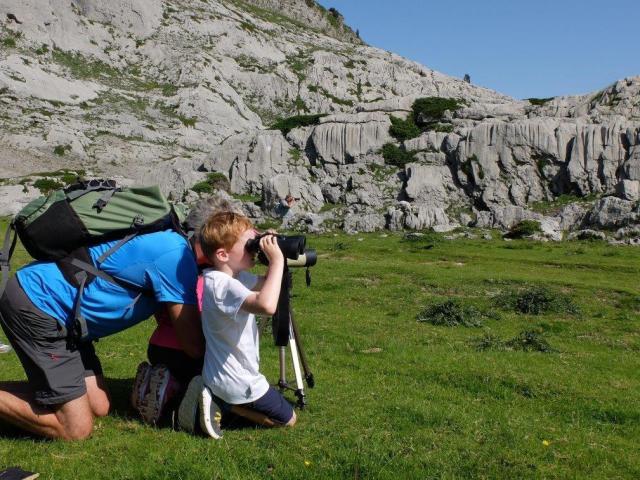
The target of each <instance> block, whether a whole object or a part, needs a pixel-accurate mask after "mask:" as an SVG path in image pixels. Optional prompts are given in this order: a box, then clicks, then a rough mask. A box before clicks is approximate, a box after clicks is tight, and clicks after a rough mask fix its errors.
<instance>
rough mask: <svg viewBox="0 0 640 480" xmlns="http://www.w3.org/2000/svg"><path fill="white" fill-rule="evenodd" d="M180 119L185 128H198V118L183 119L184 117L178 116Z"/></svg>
mask: <svg viewBox="0 0 640 480" xmlns="http://www.w3.org/2000/svg"><path fill="white" fill-rule="evenodd" d="M178 118H179V119H180V121H181V122H182V124H183V125H184V126H185V127H195V126H196V120H197V118H196V117H183V116H182V115H178Z"/></svg>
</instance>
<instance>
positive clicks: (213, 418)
mask: <svg viewBox="0 0 640 480" xmlns="http://www.w3.org/2000/svg"><path fill="white" fill-rule="evenodd" d="M221 420H222V410H220V407H219V406H218V404H217V403H216V402H215V400H214V399H213V395H212V394H211V390H209V387H207V386H206V385H204V386H203V387H202V393H201V394H200V428H202V431H203V432H204V433H205V435H208V436H210V437H211V438H215V439H216V440H217V439H219V438H222V428H221V427H220V421H221Z"/></svg>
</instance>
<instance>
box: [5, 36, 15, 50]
mask: <svg viewBox="0 0 640 480" xmlns="http://www.w3.org/2000/svg"><path fill="white" fill-rule="evenodd" d="M2 46H3V47H7V48H16V40H15V38H12V37H6V38H3V39H2Z"/></svg>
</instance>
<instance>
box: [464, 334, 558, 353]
mask: <svg viewBox="0 0 640 480" xmlns="http://www.w3.org/2000/svg"><path fill="white" fill-rule="evenodd" d="M473 343H474V346H475V348H476V350H478V351H485V350H498V351H504V350H515V351H522V352H542V353H552V352H555V351H556V350H555V349H554V348H552V347H551V345H549V342H547V340H546V339H545V338H544V337H543V336H542V334H541V333H540V332H537V331H535V330H525V331H522V332H520V333H519V334H518V335H516V336H515V337H513V338H512V339H511V340H507V341H503V340H502V339H501V338H500V337H498V336H497V335H494V334H492V333H490V332H488V333H485V334H484V335H483V336H482V337H480V338H478V339H476V340H475V341H474V342H473Z"/></svg>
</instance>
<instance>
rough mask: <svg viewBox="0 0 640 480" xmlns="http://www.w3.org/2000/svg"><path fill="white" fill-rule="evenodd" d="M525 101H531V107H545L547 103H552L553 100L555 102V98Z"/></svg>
mask: <svg viewBox="0 0 640 480" xmlns="http://www.w3.org/2000/svg"><path fill="white" fill-rule="evenodd" d="M525 100H529V103H530V104H531V105H536V106H540V105H544V104H545V103H547V102H550V101H551V100H553V97H548V98H525Z"/></svg>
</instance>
